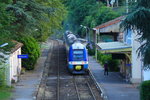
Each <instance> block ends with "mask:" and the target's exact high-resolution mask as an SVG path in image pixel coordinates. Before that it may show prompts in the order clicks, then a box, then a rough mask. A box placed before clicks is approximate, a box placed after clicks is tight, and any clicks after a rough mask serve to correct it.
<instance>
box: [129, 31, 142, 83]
mask: <svg viewBox="0 0 150 100" xmlns="http://www.w3.org/2000/svg"><path fill="white" fill-rule="evenodd" d="M132 38H133V39H132V78H131V82H132V83H140V82H141V78H142V77H141V68H142V62H141V57H138V52H137V49H138V48H139V47H140V45H141V44H140V43H139V42H138V41H137V38H138V37H137V35H136V31H135V32H134V33H132Z"/></svg>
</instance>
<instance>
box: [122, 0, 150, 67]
mask: <svg viewBox="0 0 150 100" xmlns="http://www.w3.org/2000/svg"><path fill="white" fill-rule="evenodd" d="M149 8H150V2H149V0H138V2H137V4H136V6H135V7H134V8H133V12H132V13H131V14H129V15H128V16H127V17H126V19H125V20H124V21H123V22H122V27H124V29H133V30H137V32H138V35H139V36H141V37H140V38H139V41H140V42H143V44H142V46H141V47H140V48H139V54H141V55H142V56H143V62H144V66H145V68H150V60H149V58H148V57H149V56H150V35H149V33H150V28H149V27H150V21H149V20H150V9H149Z"/></svg>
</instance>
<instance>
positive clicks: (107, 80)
mask: <svg viewBox="0 0 150 100" xmlns="http://www.w3.org/2000/svg"><path fill="white" fill-rule="evenodd" d="M89 69H90V73H91V75H92V76H93V78H94V79H95V81H96V83H97V85H98V87H99V88H100V89H101V90H102V94H101V95H102V97H103V98H104V100H140V94H139V89H138V88H137V87H136V86H134V85H133V84H130V83H128V82H126V81H125V80H124V79H123V78H122V77H121V76H120V75H119V72H109V74H108V76H105V75H104V69H103V68H102V66H101V65H100V64H99V63H98V62H97V61H96V60H95V59H94V58H93V57H91V56H90V57H89Z"/></svg>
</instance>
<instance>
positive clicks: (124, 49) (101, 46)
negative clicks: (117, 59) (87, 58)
mask: <svg viewBox="0 0 150 100" xmlns="http://www.w3.org/2000/svg"><path fill="white" fill-rule="evenodd" d="M96 46H97V48H98V50H101V53H128V52H129V53H130V52H131V50H132V47H131V46H130V45H128V44H125V43H122V42H104V43H97V45H96Z"/></svg>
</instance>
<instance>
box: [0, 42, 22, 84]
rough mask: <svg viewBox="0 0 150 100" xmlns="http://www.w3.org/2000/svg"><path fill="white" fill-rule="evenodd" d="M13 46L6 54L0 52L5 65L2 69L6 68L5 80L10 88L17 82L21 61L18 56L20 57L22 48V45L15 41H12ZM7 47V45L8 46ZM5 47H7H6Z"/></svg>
mask: <svg viewBox="0 0 150 100" xmlns="http://www.w3.org/2000/svg"><path fill="white" fill-rule="evenodd" d="M12 42H13V43H14V44H15V45H14V47H12V49H11V50H10V51H9V52H7V53H3V52H0V55H1V56H4V58H5V63H4V64H3V65H4V66H3V67H6V69H5V70H6V73H5V74H6V80H7V85H9V86H11V83H12V82H17V81H18V77H19V75H20V73H21V59H19V58H18V55H21V47H22V46H23V44H22V43H19V42H17V41H12ZM8 45H9V44H8ZM6 47H7V46H6ZM0 66H1V68H2V65H0Z"/></svg>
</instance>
